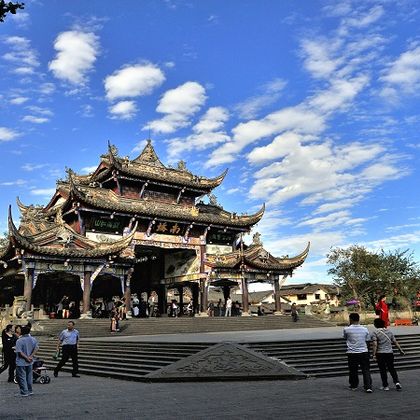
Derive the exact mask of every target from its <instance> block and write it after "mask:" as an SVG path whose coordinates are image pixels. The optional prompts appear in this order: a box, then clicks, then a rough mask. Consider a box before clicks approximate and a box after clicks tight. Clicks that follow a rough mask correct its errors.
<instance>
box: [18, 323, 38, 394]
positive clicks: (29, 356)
mask: <svg viewBox="0 0 420 420" xmlns="http://www.w3.org/2000/svg"><path fill="white" fill-rule="evenodd" d="M29 332H30V329H29V327H28V326H26V325H25V326H24V327H22V336H21V337H20V338H19V339H18V340H17V341H16V378H17V381H18V385H19V389H20V394H19V395H20V396H21V397H27V396H29V395H32V394H33V392H32V364H33V360H34V356H35V353H36V352H37V350H38V342H37V341H36V339H35V338H33V337H31V336H30V334H29Z"/></svg>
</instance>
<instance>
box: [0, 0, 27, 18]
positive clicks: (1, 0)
mask: <svg viewBox="0 0 420 420" xmlns="http://www.w3.org/2000/svg"><path fill="white" fill-rule="evenodd" d="M24 8H25V3H18V2H11V1H9V2H6V1H5V0H0V22H4V18H5V17H6V15H7V14H8V13H11V14H12V15H15V14H16V11H17V10H18V9H24Z"/></svg>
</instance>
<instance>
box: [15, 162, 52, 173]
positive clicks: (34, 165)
mask: <svg viewBox="0 0 420 420" xmlns="http://www.w3.org/2000/svg"><path fill="white" fill-rule="evenodd" d="M46 166H48V165H47V164H46V163H39V164H37V163H25V164H24V165H22V166H21V168H22V169H23V170H24V171H27V172H32V171H35V170H37V169H42V168H45V167H46Z"/></svg>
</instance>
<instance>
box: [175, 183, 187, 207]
mask: <svg viewBox="0 0 420 420" xmlns="http://www.w3.org/2000/svg"><path fill="white" fill-rule="evenodd" d="M184 191H185V187H184V188H182V189H181V190H179V193H178V197H177V198H176V204H179V200H180V199H181V195H182V193H183V192H184Z"/></svg>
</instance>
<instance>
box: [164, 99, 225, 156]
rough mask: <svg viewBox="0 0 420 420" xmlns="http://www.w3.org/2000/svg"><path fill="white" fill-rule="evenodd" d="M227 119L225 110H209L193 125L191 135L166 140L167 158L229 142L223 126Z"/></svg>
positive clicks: (220, 108)
mask: <svg viewBox="0 0 420 420" xmlns="http://www.w3.org/2000/svg"><path fill="white" fill-rule="evenodd" d="M228 119H229V113H228V111H227V110H226V109H225V108H223V107H212V108H209V109H208V110H207V112H206V113H205V114H204V115H203V116H202V117H201V119H200V120H199V121H198V123H197V124H196V125H194V127H193V134H191V135H189V136H187V137H185V138H174V139H170V140H167V143H168V144H169V147H168V154H169V158H170V159H171V160H173V159H175V158H176V157H178V156H179V155H181V154H182V152H184V151H191V150H203V149H206V148H208V147H209V146H216V145H217V144H219V143H222V142H225V141H227V140H229V136H228V135H227V134H226V132H225V131H224V124H225V122H226V121H227V120H228Z"/></svg>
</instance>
